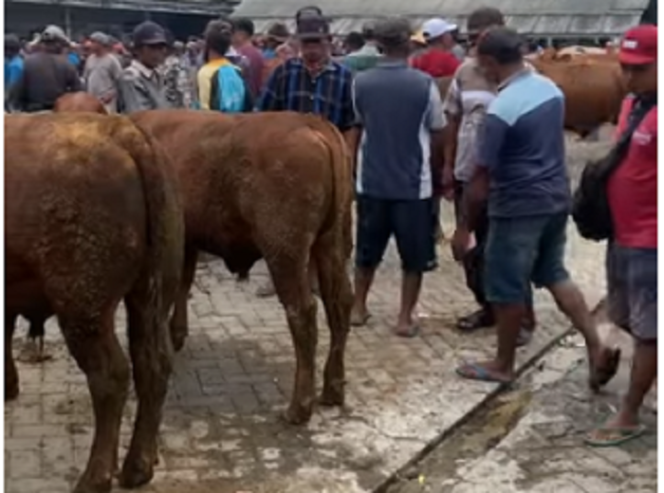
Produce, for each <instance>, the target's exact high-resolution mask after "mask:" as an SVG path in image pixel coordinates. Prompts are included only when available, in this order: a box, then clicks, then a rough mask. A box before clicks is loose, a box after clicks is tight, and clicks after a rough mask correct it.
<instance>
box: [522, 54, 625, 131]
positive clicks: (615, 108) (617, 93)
mask: <svg viewBox="0 0 664 493" xmlns="http://www.w3.org/2000/svg"><path fill="white" fill-rule="evenodd" d="M530 63H531V64H532V65H533V66H534V67H535V68H536V69H537V70H538V71H539V72H540V73H541V74H542V75H545V76H547V77H549V78H550V79H552V80H553V81H554V82H555V83H556V84H557V85H558V86H559V87H560V89H561V90H562V91H563V93H564V94H565V128H566V129H568V130H572V131H574V132H576V133H578V134H579V135H580V136H581V137H586V136H588V135H589V134H591V133H592V132H593V131H594V130H595V129H597V128H598V127H600V126H601V125H602V124H604V123H615V122H616V121H617V118H618V114H619V113H620V106H621V103H622V100H623V98H624V97H625V95H626V92H627V90H626V87H625V84H624V81H623V78H622V74H621V71H620V65H619V64H618V63H617V62H616V61H613V60H611V59H610V58H609V56H608V55H607V59H604V60H593V59H584V58H572V59H570V60H567V61H555V60H554V61H546V60H545V61H542V60H538V59H535V60H530Z"/></svg>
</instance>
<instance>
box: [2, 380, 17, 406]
mask: <svg viewBox="0 0 664 493" xmlns="http://www.w3.org/2000/svg"><path fill="white" fill-rule="evenodd" d="M17 397H18V382H14V383H9V382H7V383H5V402H7V401H13V400H14V399H16V398H17Z"/></svg>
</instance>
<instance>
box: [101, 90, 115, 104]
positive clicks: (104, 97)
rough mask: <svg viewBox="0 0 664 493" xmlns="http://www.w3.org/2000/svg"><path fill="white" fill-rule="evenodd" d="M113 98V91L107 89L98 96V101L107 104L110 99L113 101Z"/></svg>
mask: <svg viewBox="0 0 664 493" xmlns="http://www.w3.org/2000/svg"><path fill="white" fill-rule="evenodd" d="M114 98H115V91H109V92H107V93H106V94H103V95H102V96H100V97H99V101H101V103H102V104H108V103H110V102H111V101H113V99H114Z"/></svg>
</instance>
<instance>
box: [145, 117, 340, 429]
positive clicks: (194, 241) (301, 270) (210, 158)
mask: <svg viewBox="0 0 664 493" xmlns="http://www.w3.org/2000/svg"><path fill="white" fill-rule="evenodd" d="M132 118H133V119H134V121H135V122H137V123H138V125H139V126H141V127H142V128H144V129H146V130H148V131H149V132H151V133H152V135H154V136H155V137H156V139H157V140H158V141H159V142H161V144H162V146H163V148H164V149H165V151H166V153H167V154H168V155H169V157H170V158H171V161H172V162H173V164H174V166H175V168H176V170H177V174H178V177H179V181H180V186H181V191H182V196H183V200H184V209H185V211H184V212H185V224H186V226H185V228H186V239H185V242H186V252H185V269H184V275H183V286H182V290H181V292H180V294H179V297H178V300H177V302H176V309H175V315H174V319H173V327H172V332H173V333H175V334H178V335H179V337H180V342H181V343H183V342H184V337H185V335H186V334H187V296H188V292H189V290H190V288H191V284H192V282H193V279H194V274H195V267H196V260H197V256H198V252H199V251H205V252H208V253H211V254H213V255H217V256H219V257H221V258H222V259H223V260H224V262H225V264H226V266H227V267H228V269H229V270H230V271H231V272H233V273H236V274H239V275H241V276H244V275H246V274H247V273H248V272H249V270H250V269H251V267H252V266H253V264H254V263H255V262H256V261H257V260H259V259H260V258H264V259H265V261H266V263H267V266H268V269H269V271H270V274H271V276H272V279H273V280H274V284H275V288H276V292H277V296H278V297H279V300H280V302H281V303H282V305H283V306H284V308H285V310H286V317H287V319H288V325H289V328H290V331H291V334H292V338H293V343H294V346H295V356H296V360H297V364H296V374H295V388H294V391H293V395H292V400H291V404H290V406H289V408H288V410H287V412H286V418H287V420H288V421H289V422H291V423H294V424H297V423H303V422H306V421H308V420H309V418H310V417H311V413H312V408H313V405H314V401H315V385H314V384H315V379H314V374H315V352H316V345H317V337H318V332H317V328H316V303H315V300H314V298H313V295H312V289H311V285H310V284H311V283H310V279H309V276H308V274H307V272H308V266H309V264H310V261H311V263H312V264H313V265H314V266H315V267H316V269H317V272H318V282H319V287H320V293H321V297H322V300H323V304H324V306H325V311H326V315H327V320H328V324H329V327H330V332H331V342H330V351H329V355H328V359H327V364H326V365H325V371H324V384H323V392H322V396H321V399H320V403H321V404H323V405H341V404H342V403H343V401H344V350H345V345H346V338H347V334H348V330H349V325H350V305H351V288H350V281H349V279H348V276H347V273H346V264H347V261H348V259H349V257H350V251H351V200H352V179H351V167H350V158H349V154H348V151H347V148H346V146H345V144H344V142H343V138H342V136H341V134H340V133H339V132H338V131H337V130H336V129H335V128H334V127H333V126H332V125H331V124H329V123H327V122H326V121H324V120H322V119H320V118H319V117H315V116H311V115H301V114H297V113H260V114H248V115H238V116H225V115H222V114H219V113H213V112H195V111H178V110H175V111H167V110H164V111H149V112H143V113H138V114H136V115H133V116H132Z"/></svg>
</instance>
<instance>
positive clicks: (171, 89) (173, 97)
mask: <svg viewBox="0 0 664 493" xmlns="http://www.w3.org/2000/svg"><path fill="white" fill-rule="evenodd" d="M161 75H162V78H163V81H164V89H165V96H166V101H167V102H168V104H169V105H170V106H171V107H173V108H191V105H192V94H193V90H192V89H193V88H192V83H191V78H190V74H189V71H188V70H187V67H186V65H185V62H184V60H183V59H182V58H180V57H178V56H175V55H173V56H169V57H168V58H167V59H166V61H165V62H164V65H162V67H161Z"/></svg>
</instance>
